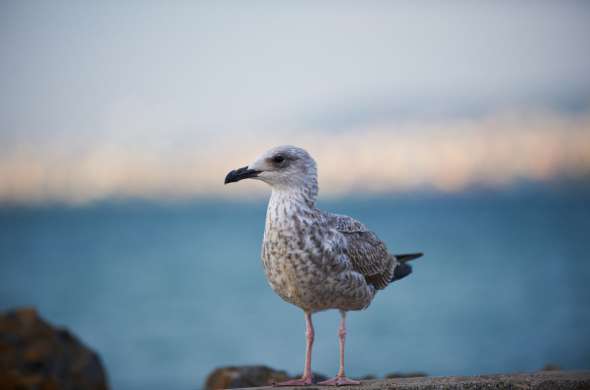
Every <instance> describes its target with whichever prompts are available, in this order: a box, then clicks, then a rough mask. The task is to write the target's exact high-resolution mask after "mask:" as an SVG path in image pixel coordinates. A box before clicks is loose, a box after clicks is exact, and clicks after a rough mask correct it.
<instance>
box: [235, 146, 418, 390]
mask: <svg viewBox="0 0 590 390" xmlns="http://www.w3.org/2000/svg"><path fill="white" fill-rule="evenodd" d="M247 178H250V179H257V180H261V181H263V182H265V183H267V184H269V185H270V186H271V188H272V194H271V196H270V200H269V202H268V209H267V212H266V225H265V228H264V240H263V243H262V263H263V266H264V270H265V272H266V277H267V279H268V283H269V284H270V286H271V288H272V289H273V290H274V291H275V292H276V293H277V294H278V295H279V296H280V297H281V298H283V299H284V300H285V301H287V302H289V303H292V304H293V305H295V306H298V307H300V308H301V309H303V311H304V312H305V320H306V328H307V329H306V339H307V345H306V354H305V368H304V371H303V377H302V378H301V379H296V380H291V381H286V382H282V383H279V384H278V385H280V386H304V385H310V384H312V371H311V349H312V345H313V339H314V330H313V324H312V322H311V315H312V313H315V312H319V311H322V310H327V309H338V310H340V314H341V320H340V327H339V330H338V336H339V344H340V368H339V370H338V374H337V375H336V377H334V378H332V379H330V380H327V381H324V382H320V384H322V385H352V384H359V383H360V382H358V381H354V380H351V379H348V378H347V377H346V375H345V374H344V340H345V337H346V323H345V321H346V312H347V311H349V310H361V309H366V308H367V307H368V306H369V305H370V303H371V301H372V300H373V298H374V297H375V294H376V293H377V291H378V290H382V289H384V288H385V287H387V285H388V284H389V283H391V282H393V281H395V280H398V279H401V278H403V277H405V276H407V275H409V274H410V273H411V272H412V268H411V267H410V266H409V265H408V264H406V262H407V261H409V260H413V259H416V258H418V257H420V256H422V254H421V253H412V254H405V255H391V254H389V252H388V251H387V248H386V247H385V244H384V243H383V242H382V241H381V240H379V238H378V237H377V236H376V235H375V233H373V232H371V231H370V230H368V229H367V228H366V227H365V225H363V224H362V223H360V222H359V221H357V220H355V219H353V218H351V217H348V216H346V215H338V214H331V213H327V212H325V211H321V210H319V209H317V208H316V207H315V200H316V197H317V194H318V181H317V169H316V163H315V161H314V160H313V158H311V156H310V155H309V154H308V153H307V152H306V151H305V150H303V149H301V148H298V147H295V146H288V145H287V146H278V147H275V148H272V149H270V150H269V151H267V152H266V153H264V154H262V155H261V156H260V157H258V158H257V159H256V160H255V161H254V162H253V163H252V164H250V165H248V166H246V167H242V168H239V169H236V170H233V171H231V172H229V173H228V174H227V176H226V177H225V184H227V183H233V182H237V181H240V180H242V179H247Z"/></svg>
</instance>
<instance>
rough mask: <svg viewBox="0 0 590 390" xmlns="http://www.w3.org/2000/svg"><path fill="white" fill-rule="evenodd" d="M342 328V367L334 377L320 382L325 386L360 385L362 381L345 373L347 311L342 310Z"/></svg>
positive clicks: (340, 329) (339, 333) (340, 332)
mask: <svg viewBox="0 0 590 390" xmlns="http://www.w3.org/2000/svg"><path fill="white" fill-rule="evenodd" d="M340 315H341V318H340V328H339V329H338V340H339V344H340V368H339V369H338V374H336V376H335V377H334V378H332V379H328V380H327V381H323V382H320V383H319V384H320V385H324V386H345V385H360V384H361V382H359V381H355V380H352V379H348V378H347V377H346V375H345V374H344V341H345V340H346V312H345V311H343V310H341V311H340Z"/></svg>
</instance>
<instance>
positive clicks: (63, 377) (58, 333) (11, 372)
mask: <svg viewBox="0 0 590 390" xmlns="http://www.w3.org/2000/svg"><path fill="white" fill-rule="evenodd" d="M0 389H3V390H4V389H6V390H10V389H19V390H20V389H22V390H27V389H31V390H32V389H35V390H37V389H39V390H53V389H56V390H57V389H64V390H77V389H89V390H106V389H108V384H107V378H106V374H105V371H104V369H103V367H102V364H101V362H100V358H99V357H98V355H97V354H96V353H94V352H93V351H91V350H90V349H88V348H87V347H85V346H84V345H83V344H82V343H81V342H80V341H79V340H78V339H77V338H76V337H75V336H73V335H72V334H71V333H70V332H69V331H68V330H67V329H63V328H54V327H52V326H51V325H49V324H48V323H47V322H45V321H44V320H43V319H42V318H40V317H39V315H38V314H37V311H36V310H35V309H33V308H22V309H17V310H14V311H9V312H6V313H2V314H0Z"/></svg>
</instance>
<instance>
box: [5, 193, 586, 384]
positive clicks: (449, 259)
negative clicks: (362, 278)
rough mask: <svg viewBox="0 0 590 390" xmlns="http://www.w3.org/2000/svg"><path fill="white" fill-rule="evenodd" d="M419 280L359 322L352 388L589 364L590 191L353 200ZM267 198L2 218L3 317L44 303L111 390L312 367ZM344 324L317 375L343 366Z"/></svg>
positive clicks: (330, 329) (319, 343)
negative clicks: (268, 273) (278, 260)
mask: <svg viewBox="0 0 590 390" xmlns="http://www.w3.org/2000/svg"><path fill="white" fill-rule="evenodd" d="M318 205H319V207H321V208H325V209H327V210H330V211H334V212H339V213H345V214H348V215H351V216H353V217H356V218H358V219H360V220H361V221H363V222H364V223H365V224H366V225H368V226H369V227H370V228H371V229H373V230H374V231H376V232H377V233H378V234H379V236H380V237H381V238H382V239H383V240H384V241H385V242H386V243H387V244H388V246H389V248H390V249H391V250H392V251H394V252H398V253H403V252H409V251H416V250H419V251H423V252H425V257H424V258H422V259H420V260H417V261H416V262H415V263H414V273H413V274H412V275H411V276H410V277H408V278H406V279H404V280H402V281H400V282H398V283H395V284H393V285H391V286H390V287H389V288H388V289H386V290H385V291H383V292H381V293H380V294H379V295H378V296H377V297H376V299H375V301H374V302H373V304H372V306H371V307H370V308H369V309H368V310H366V311H365V312H361V313H351V314H350V316H349V333H348V339H347V352H348V358H347V366H348V367H347V368H348V373H349V374H350V375H351V376H362V375H366V374H376V375H379V376H382V375H384V374H386V373H389V372H392V371H416V370H418V371H425V372H427V373H429V374H431V375H451V374H480V373H493V372H505V371H532V370H537V369H539V368H541V367H542V366H543V365H544V364H545V363H548V362H552V363H556V364H559V365H561V366H562V367H563V368H569V369H574V368H590V331H589V329H590V192H589V191H588V190H581V191H580V190H578V189H572V190H570V191H563V190H560V191H527V190H523V191H513V192H503V193H486V192H483V191H480V192H473V193H467V194H462V195H454V196H442V195H438V196H437V195H427V194H422V195H420V194H419V195H415V196H409V195H408V196H396V197H391V198H387V197H381V198H360V197H359V198H350V199H345V200H331V201H323V202H320V203H319V204H318ZM265 207H266V202H265V201H264V200H257V201H248V202H243V203H238V202H224V201H215V200H207V201H193V202H177V203H150V202H146V201H112V202H103V203H98V204H93V205H87V206H80V207H68V206H55V205H54V206H37V207H9V206H4V207H1V208H0V309H2V310H4V309H7V308H10V307H15V306H19V305H34V306H36V307H38V308H39V310H40V312H41V314H42V315H43V316H44V317H45V318H47V319H48V320H50V321H51V322H52V323H54V324H59V325H65V326H67V327H69V328H70V329H72V330H73V332H74V333H75V334H77V335H79V336H80V337H81V338H82V340H84V342H86V343H87V344H89V345H90V346H91V347H92V348H94V349H95V350H97V351H98V352H99V353H100V355H101V357H102V358H103V362H104V363H105V364H106V368H107V370H108V373H109V377H110V382H111V384H112V386H113V388H114V389H143V390H146V389H164V388H165V389H197V388H199V387H200V386H201V385H202V383H203V380H204V379H205V376H206V374H207V373H208V372H209V371H211V370H212V369H213V368H215V367H217V366H222V365H229V364H261V363H262V364H267V365H270V366H272V367H275V368H280V369H286V370H288V371H289V372H291V373H295V372H300V371H301V369H302V366H303V354H304V320H303V315H302V313H301V312H300V310H299V309H297V308H295V307H293V306H291V305H289V304H287V303H284V302H282V301H281V300H280V298H278V296H276V295H275V294H274V293H273V292H272V291H271V289H270V288H269V287H268V285H267V283H266V281H265V278H264V274H263V271H262V265H261V262H260V259H259V254H260V243H261V240H262V232H263V228H264V218H265ZM337 323H338V314H337V312H326V313H320V314H318V315H316V316H315V325H316V335H317V338H316V344H315V350H314V357H313V366H314V370H316V371H319V372H322V373H324V374H326V375H332V374H335V373H336V370H337V363H338V358H337V353H338V349H337V348H338V343H337V338H336V328H337Z"/></svg>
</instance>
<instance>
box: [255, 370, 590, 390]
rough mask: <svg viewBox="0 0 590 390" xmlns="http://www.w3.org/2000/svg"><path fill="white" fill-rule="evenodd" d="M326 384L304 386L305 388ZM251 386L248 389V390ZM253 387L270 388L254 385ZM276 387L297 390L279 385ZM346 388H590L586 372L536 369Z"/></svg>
mask: <svg viewBox="0 0 590 390" xmlns="http://www.w3.org/2000/svg"><path fill="white" fill-rule="evenodd" d="M328 388H329V387H324V386H307V387H305V389H306V390H326V389H328ZM252 389H253V388H250V390H252ZM257 389H272V387H258V388H257ZM280 389H285V390H287V389H299V390H300V389H301V388H300V387H299V388H296V387H293V388H290V387H281V388H280ZM346 389H347V390H361V389H362V390H377V389H380V390H381V389H383V390H385V389H404V390H442V389H445V390H447V389H448V390H467V389H468V390H476V389H477V390H487V389H490V390H491V389H494V390H504V389H506V390H508V389H510V390H516V389H518V390H552V389H555V390H582V389H590V371H539V372H535V373H530V374H497V375H478V376H445V377H415V378H396V379H385V380H368V381H362V382H361V385H359V386H347V387H346Z"/></svg>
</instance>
